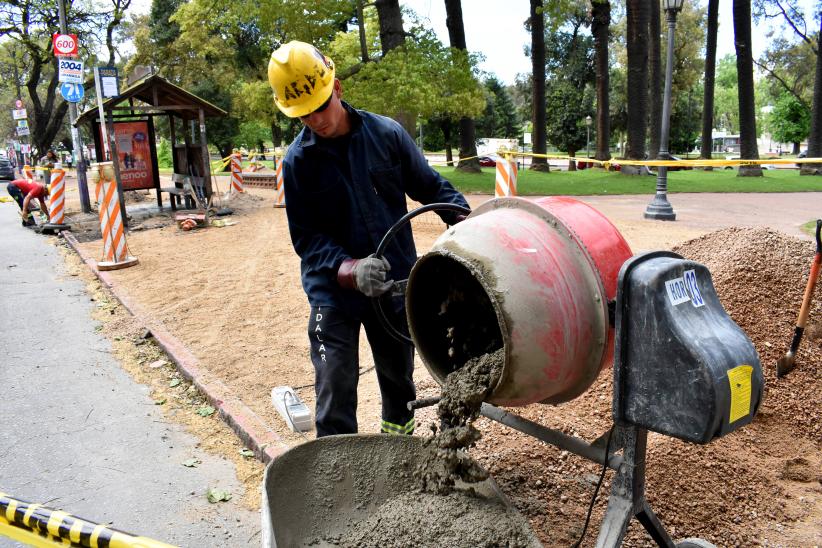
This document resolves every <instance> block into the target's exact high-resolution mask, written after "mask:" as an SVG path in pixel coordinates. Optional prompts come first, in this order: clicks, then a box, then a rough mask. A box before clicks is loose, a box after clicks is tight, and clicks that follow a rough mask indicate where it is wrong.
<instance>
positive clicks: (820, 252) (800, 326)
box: [776, 219, 822, 377]
mask: <svg viewBox="0 0 822 548" xmlns="http://www.w3.org/2000/svg"><path fill="white" fill-rule="evenodd" d="M820 231H822V219H817V221H816V254H815V255H814V256H813V262H812V263H811V272H810V274H809V275H808V283H807V284H806V285H805V295H804V296H803V297H802V307H801V308H800V309H799V318H798V319H797V320H796V327H795V328H794V330H793V339H792V340H791V346H790V347H789V348H788V351H787V352H786V353H785V355H784V356H782V357H781V358H779V360H778V361H777V362H776V376H777V377H783V376H785V375H787V374H788V373H789V372H790V371H792V370H793V368H794V367H796V352H797V350H799V343H800V342H802V335H803V334H804V333H805V326H806V325H807V324H808V316H809V315H810V312H811V300H812V299H813V292H814V289H816V281H817V279H818V278H819V267H820V265H821V264H822V239H820Z"/></svg>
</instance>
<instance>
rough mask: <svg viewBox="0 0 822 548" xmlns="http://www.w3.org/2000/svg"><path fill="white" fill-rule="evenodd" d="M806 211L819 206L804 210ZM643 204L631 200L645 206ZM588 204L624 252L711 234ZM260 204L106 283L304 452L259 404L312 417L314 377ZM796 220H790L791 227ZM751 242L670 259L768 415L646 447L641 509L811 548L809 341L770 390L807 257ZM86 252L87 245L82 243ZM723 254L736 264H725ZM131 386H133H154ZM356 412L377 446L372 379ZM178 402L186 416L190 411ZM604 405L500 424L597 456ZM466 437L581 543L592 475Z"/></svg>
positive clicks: (496, 439) (819, 366) (703, 533)
mask: <svg viewBox="0 0 822 548" xmlns="http://www.w3.org/2000/svg"><path fill="white" fill-rule="evenodd" d="M224 188H225V187H224ZM808 196H809V197H811V196H813V198H814V199H815V200H818V197H816V196H815V195H808ZM488 198H489V196H469V201H470V202H471V205H472V206H474V207H476V206H477V205H479V204H480V203H482V202H484V201H485V200H487V199H488ZM150 199H152V200H153V196H152V197H150ZM646 200H647V197H643V199H642V201H643V203H644V202H645V201H646ZM590 201H591V203H595V204H596V205H597V207H599V208H600V209H601V210H602V211H603V212H605V213H606V215H608V216H609V218H611V220H612V222H614V224H615V225H616V226H617V227H618V228H619V229H620V231H621V232H622V233H623V235H624V236H625V238H626V240H627V241H628V242H629V244H630V245H631V247H632V249H633V250H634V251H641V250H650V249H671V248H673V247H675V246H676V245H678V244H682V243H683V242H686V241H688V240H691V239H694V238H698V237H700V236H703V235H704V234H706V233H707V232H709V231H712V230H715V229H716V228H719V227H718V226H711V225H710V223H704V224H703V226H698V225H696V224H694V223H687V222H686V223H680V222H677V223H660V222H654V221H646V220H643V219H641V210H640V212H635V213H625V211H623V210H620V209H618V208H616V209H613V208H612V209H609V207H610V206H608V205H607V204H605V203H604V202H603V201H602V200H590ZM597 202H599V203H597ZM272 204H273V191H269V190H264V189H250V192H249V193H248V195H247V196H243V197H240V198H238V199H234V200H232V201H231V202H228V203H227V204H226V205H228V206H230V207H231V208H233V209H234V210H235V214H234V215H232V216H230V217H227V218H226V219H229V220H231V221H232V222H235V223H236V224H233V225H231V226H225V227H222V228H216V227H212V228H208V229H205V230H194V231H191V232H183V231H181V230H179V229H178V228H177V227H176V225H174V224H173V223H171V221H170V219H169V218H168V217H167V216H165V215H163V216H155V217H151V218H147V219H141V220H139V221H135V222H134V223H133V224H132V228H133V231H132V232H131V233H129V235H128V245H129V247H130V250H131V253H132V255H134V256H136V257H138V258H139V260H140V264H139V265H138V266H136V267H132V268H128V269H124V270H121V271H116V272H113V273H112V275H113V277H114V279H115V281H116V283H118V284H119V285H120V286H121V287H123V288H124V289H125V290H126V291H127V292H128V294H129V295H130V296H131V297H133V298H134V299H135V300H136V301H137V302H139V303H140V305H141V306H142V307H143V308H144V309H146V310H148V311H150V312H151V313H152V314H154V315H155V317H156V318H157V319H159V320H160V321H162V322H163V324H165V326H166V327H167V328H168V330H169V331H170V332H172V333H173V334H174V335H175V336H177V337H178V338H179V339H180V340H181V341H182V342H183V343H184V344H186V345H187V346H188V347H189V348H190V349H191V350H192V352H193V353H194V354H195V355H196V357H197V358H198V360H199V361H200V364H201V366H202V367H203V368H206V369H208V370H209V371H210V372H212V373H215V374H216V375H217V376H218V377H219V378H220V379H221V380H222V381H223V382H224V383H225V384H226V385H227V386H229V387H230V388H231V390H233V391H234V392H235V393H236V394H237V395H238V396H239V397H240V399H241V400H242V401H243V402H244V403H245V404H246V405H247V406H248V407H249V408H251V409H252V410H253V411H254V412H255V413H256V414H257V415H259V416H260V417H261V418H262V419H263V421H264V422H266V423H267V424H268V425H269V426H270V427H271V428H272V429H273V430H274V431H276V432H277V433H278V434H279V435H280V436H281V437H282V438H283V439H284V441H285V442H286V443H288V444H298V443H301V442H302V441H303V438H302V437H301V436H300V435H297V434H293V433H291V432H290V431H288V430H287V428H286V427H285V424H284V422H283V421H282V420H281V418H280V417H279V416H278V415H277V413H276V412H275V410H274V408H273V406H272V404H271V400H270V392H271V388H272V387H274V386H279V385H288V386H292V387H294V388H296V389H297V392H298V394H299V395H300V397H301V398H302V399H303V400H304V401H305V402H306V403H307V404H308V405H309V407H311V408H312V409H313V405H314V397H313V386H312V382H313V368H312V365H311V362H310V360H309V354H308V344H307V340H306V337H307V335H306V332H305V331H306V327H307V313H308V303H307V300H306V298H305V295H304V293H303V291H302V287H301V285H300V277H299V259H298V258H297V256H296V255H295V253H294V251H293V249H292V247H291V243H290V239H289V235H288V228H287V224H286V220H285V211H284V210H283V209H277V208H273V207H272ZM68 207H69V213H70V214H71V212H72V210H73V211H75V212H76V211H77V209H78V208H77V204H76V203H73V202H72V201H71V196H70V201H69V203H68ZM611 213H613V215H611ZM751 217H752V219H753V220H754V222H751V223H748V224H761V223H759V222H755V221H756V215H751ZM807 220H809V219H798V220H796V222H795V223H794V224H801V223H802V222H805V221H807ZM736 221H738V219H734V218H733V217H729V216H727V215H726V216H725V218H724V219H721V222H724V223H725V224H724V226H733V225H734V224H735V223H736ZM736 224H738V223H736ZM704 225H708V226H704ZM414 226H415V237H416V240H417V245H418V251H420V252H424V251H425V250H427V249H428V248H429V247H430V245H431V243H432V242H433V241H434V239H436V237H437V236H438V235H439V234H440V233H441V232H442V230H443V228H444V225H442V224H441V222H440V221H439V220H438V218H437V217H436V216H435V215H434V214H432V213H429V214H425V215H423V216H421V217H420V218H418V219H416V220H415V221H414ZM761 232H762V229H757V231H754V232H751V233H747V232H745V233H733V234H731V235H728V234H724V233H723V234H722V235H720V237H719V238H718V239H717V240H710V239H709V240H708V241H703V242H702V244H699V243H698V242H699V241H697V243H691V244H688V246H686V247H685V248H683V250H682V253H683V254H685V255H686V256H688V257H690V258H694V259H695V260H699V261H700V262H703V263H705V264H707V265H708V266H709V268H711V271H712V273H713V275H714V283H715V284H716V285H717V290H718V293H719V295H720V298H721V299H722V300H723V304H725V306H726V308H728V310H729V313H730V314H731V316H732V317H733V318H734V319H735V321H737V323H739V324H740V325H741V326H742V327H743V328H744V329H745V330H746V331H747V332H748V334H749V336H750V337H751V338H752V339H753V340H754V343H755V345H756V347H757V351H758V352H759V354H760V358H761V359H762V365H763V369H764V370H765V371H766V375H765V376H766V383H767V386H768V394H767V395H766V399H765V404H763V407H762V410H761V411H760V414H759V415H758V417H757V419H756V420H755V422H754V423H753V424H752V425H750V426H749V427H746V428H743V429H742V430H740V431H739V432H737V433H734V434H732V435H729V436H727V437H725V438H722V439H721V440H718V441H716V442H714V443H711V444H709V445H706V446H697V445H692V444H686V443H684V442H679V441H677V440H673V439H671V438H667V437H664V436H660V435H656V434H651V435H650V438H649V444H648V445H649V455H648V486H647V495H648V498H649V500H650V502H651V505H652V507H654V508H655V510H656V511H657V513H658V515H659V516H660V519H661V520H662V522H663V524H665V525H666V527H668V529H669V531H670V532H671V534H672V536H674V537H676V538H682V537H689V536H699V537H702V538H705V539H707V540H710V541H712V542H714V543H716V544H717V545H718V546H750V545H763V546H814V545H822V483H820V481H822V472H821V471H822V452H820V449H821V448H822V429H820V428H821V427H820V424H822V420H820V419H822V417H820V410H822V398H820V396H819V392H820V387H821V386H822V379H821V378H820V377H822V347H821V346H820V339H819V338H818V337H810V336H809V337H808V340H807V341H805V342H803V345H804V346H803V350H801V351H800V354H799V359H800V360H801V361H805V360H807V362H808V363H807V365H805V364H803V366H804V367H803V366H800V368H799V369H798V370H797V371H796V372H795V373H794V374H792V375H791V376H790V377H788V379H787V380H785V381H776V380H775V377H774V375H773V363H774V362H775V360H776V358H777V357H779V355H781V354H782V353H784V350H785V349H786V347H787V344H788V343H789V342H790V335H791V333H792V329H793V322H794V321H795V316H796V313H797V311H798V308H799V302H800V300H801V295H802V290H803V289H804V280H803V276H805V277H806V276H807V265H809V264H810V258H811V256H812V252H813V247H812V245H811V244H810V243H809V242H807V241H805V242H800V241H798V240H796V239H795V238H793V236H786V235H784V234H778V233H774V234H775V235H770V236H768V237H764V236H762V234H761ZM797 233H798V232H797ZM795 234H796V233H795ZM795 234H794V235H795ZM92 236H93V232H89V233H87V234H86V238H85V239H89V238H91V237H92ZM766 236H767V235H766ZM757 238H758V240H756V241H753V242H752V241H751V240H752V239H757ZM763 238H764V239H763ZM768 238H770V239H768ZM717 242H718V243H717ZM735 242H736V243H735ZM739 242H742V243H743V244H744V243H750V245H751V247H749V248H746V247H744V245H742V244H740V243H739ZM786 242H787V243H786ZM700 245H701V247H700ZM83 246H84V247H85V249H86V250H87V251H88V253H89V254H90V255H91V256H92V257H98V256H100V250H101V244H100V242H99V240H90V241H86V242H85V243H83ZM689 246H690V247H689ZM756 246H759V247H756ZM763 246H764V247H763ZM786 246H787V247H788V248H790V250H792V253H793V255H791V258H790V260H787V259H786V257H784V256H781V255H779V253H777V252H781V251H780V249H781V248H782V247H786ZM729 250H730V251H733V252H735V253H736V255H726V253H728V252H730V251H729ZM67 260H69V261H71V260H72V259H71V258H67ZM712 262H713V263H714V264H712ZM772 263H776V264H772ZM788 267H789V268H788ZM78 268H79V267H78ZM786 272H788V274H785V273H786ZM757 292H760V293H757ZM761 292H767V295H762V294H761ZM751 295H753V297H751ZM817 302H818V299H817ZM818 312H819V307H818V306H817V307H815V308H814V313H812V317H814V316H817V317H818ZM119 321H120V320H115V321H114V322H112V323H109V324H108V327H106V331H107V332H109V333H110V334H111V336H112V337H114V338H116V337H120V338H121V339H122V340H123V341H124V344H125V343H127V344H126V346H128V345H131V346H135V342H139V341H138V337H136V334H135V332H134V328H133V327H132V328H128V327H126V326H125V324H119V323H118V322H119ZM123 322H125V320H123ZM129 329H131V330H129ZM811 331H813V330H811ZM132 350H133V349H132ZM136 356H138V357H139V351H138V354H136ZM151 357H154V356H153V355H152V356H151ZM149 358H150V357H145V356H144V357H143V359H142V362H141V361H140V359H138V358H133V359H131V361H135V362H136V363H138V364H140V363H143V367H142V369H145V363H149V362H148V361H147V360H149ZM154 361H156V360H154ZM152 363H153V362H152ZM372 365H373V361H372V359H371V356H370V352H369V350H368V347H367V344H366V342H365V337H362V342H361V369H362V370H363V371H366V370H368V369H369V368H370V367H371V366H372ZM127 368H128V369H129V370H130V371H132V369H133V368H131V367H129V366H128V365H127ZM138 369H140V368H138ZM158 369H159V370H160V371H162V375H165V377H164V378H163V377H161V378H160V380H158V381H156V383H157V386H158V390H159V389H160V388H163V389H166V388H167V387H163V386H161V385H162V384H163V383H164V382H166V381H168V379H169V378H171V377H172V376H173V375H174V373H173V369H172V368H170V367H168V366H162V367H160V368H158ZM149 370H150V371H154V372H156V370H151V369H150V368H149ZM132 374H135V376H137V378H138V380H141V382H146V383H150V382H155V381H152V380H151V378H146V377H142V376H140V375H138V374H136V373H134V372H132ZM415 380H416V382H417V386H418V392H419V395H420V397H423V396H433V395H437V394H438V393H439V388H438V386H437V385H436V383H435V382H434V381H433V380H432V379H431V377H430V376H429V375H428V373H427V371H426V369H425V367H424V366H423V365H422V363H421V362H419V360H418V363H417V367H416V370H415ZM178 392H179V391H175V392H173V393H172V394H170V395H162V394H164V392H158V394H160V395H159V396H158V398H160V399H162V398H163V397H165V398H167V399H169V400H171V399H172V398H176V397H177V396H178V395H179V394H178ZM359 398H360V404H359V408H358V419H359V424H360V431H362V432H376V431H378V430H379V421H380V416H379V410H380V401H379V391H378V388H377V384H376V376H375V375H374V374H373V372H369V373H365V374H364V375H363V376H362V377H361V382H360V387H359ZM188 399H189V400H192V401H195V404H196V397H189V398H188ZM175 401H176V400H175ZM610 402H611V379H610V371H607V370H606V371H605V372H603V374H601V375H600V377H599V379H598V380H597V381H596V382H595V383H594V385H593V387H592V388H591V389H590V390H589V391H588V392H586V393H585V394H583V396H581V397H580V398H578V399H576V400H574V401H573V402H571V403H569V404H564V405H561V406H557V407H553V406H552V407H549V406H543V405H532V406H528V407H525V408H518V409H514V410H512V411H514V412H515V413H518V414H521V415H524V416H526V417H528V418H530V419H532V420H536V421H538V422H540V423H543V424H545V425H548V426H551V427H554V428H559V429H561V430H563V431H565V432H566V433H571V434H576V435H579V436H582V437H584V438H586V439H588V440H593V439H594V438H595V437H596V436H598V435H599V434H601V433H602V432H604V431H606V430H607V428H608V427H609V425H610V406H611V404H610ZM811 404H813V405H816V407H815V408H814V407H813V405H811ZM190 414H191V413H180V415H190ZM172 415H173V413H172ZM199 418H201V417H199V416H197V419H199ZM417 418H418V424H419V425H420V426H419V427H418V433H420V434H421V435H427V434H428V428H427V425H428V424H429V423H431V422H432V421H433V418H434V411H433V409H426V410H422V411H420V412H418V415H417ZM211 419H213V417H212V418H211ZM215 421H216V419H214V420H209V421H206V422H205V423H203V425H197V424H193V425H190V427H191V428H193V430H194V431H195V433H196V432H199V434H200V435H201V439H204V443H207V442H206V441H205V440H207V438H210V437H214V438H215V439H217V438H220V436H222V438H220V439H221V440H223V441H220V442H219V443H218V444H217V446H216V447H214V450H215V451H217V452H225V453H226V454H230V453H234V454H233V455H230V456H229V455H227V456H229V458H233V459H234V460H238V461H239V462H240V464H242V465H243V466H245V468H242V469H241V471H240V475H241V476H242V478H241V479H243V480H244V481H245V483H246V485H247V487H248V493H247V495H246V498H247V503H248V504H249V505H251V506H254V505H255V504H259V498H258V497H259V494H258V493H257V490H258V488H259V484H260V470H261V468H260V467H259V466H258V465H257V466H253V465H247V464H248V463H246V462H244V461H246V460H247V459H245V458H244V457H241V456H240V457H238V456H237V454H238V451H239V449H241V447H239V442H237V441H236V439H234V440H233V444H234V445H233V446H232V445H231V444H232V437H233V436H232V435H231V433H230V432H229V431H227V429H226V430H225V431H223V432H222V434H219V435H218V434H217V433H216V432H213V431H214V430H215V427H214V426H213V425H212V424H211V423H213V422H215ZM190 422H191V421H190ZM217 422H218V421H217ZM478 424H479V426H480V429H481V430H482V431H483V432H484V434H485V436H484V438H483V439H482V440H480V442H479V444H478V446H477V447H476V448H475V449H474V450H472V455H473V456H475V457H476V458H478V459H479V460H480V462H481V463H482V464H483V465H484V466H486V467H487V468H488V469H489V470H490V471H491V472H492V474H493V476H494V478H495V479H496V481H497V482H498V483H499V484H500V485H501V487H502V488H503V491H504V492H505V493H506V494H507V495H508V496H509V497H510V498H511V500H512V501H513V502H514V504H515V505H516V506H517V508H518V509H519V510H520V511H521V512H523V514H525V515H526V517H528V518H529V520H530V521H531V523H532V526H533V527H534V528H535V530H536V531H537V533H538V535H539V536H540V539H541V540H542V541H543V542H544V543H545V545H546V546H568V545H571V544H573V542H574V541H575V539H576V538H577V537H578V535H579V533H580V531H581V527H582V523H583V522H584V518H585V513H586V511H587V508H588V504H589V502H590V499H591V496H592V494H593V490H594V484H595V483H596V479H597V477H598V473H599V467H598V466H596V465H594V464H591V463H587V462H585V461H583V460H582V459H579V458H577V457H574V456H572V455H569V454H567V453H566V452H563V451H559V450H557V449H555V448H552V447H550V446H547V445H545V444H542V443H540V442H537V441H536V440H533V439H531V438H528V437H526V436H523V435H520V434H518V433H516V432H513V431H511V430H508V429H506V428H504V427H501V426H499V425H496V424H492V423H491V422H490V421H488V420H486V419H480V420H479V421H478ZM609 480H610V473H609V474H606V482H605V484H604V485H603V486H602V489H601V491H600V494H599V497H598V499H597V503H596V505H595V508H594V513H593V518H592V525H591V528H590V529H589V531H588V534H587V537H586V540H585V542H584V543H583V546H590V545H593V541H594V539H595V538H596V532H597V529H598V524H599V521H600V520H601V518H602V515H603V512H604V509H605V502H606V500H607V493H608V489H609V483H608V482H609ZM626 545H628V546H647V545H651V542H650V539H648V537H647V535H644V533H643V532H642V531H641V530H640V527H639V526H638V524H636V523H634V524H633V525H632V526H631V528H630V530H629V537H628V541H627V542H626Z"/></svg>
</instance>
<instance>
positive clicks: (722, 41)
mask: <svg viewBox="0 0 822 548" xmlns="http://www.w3.org/2000/svg"><path fill="white" fill-rule="evenodd" d="M685 1H686V2H687V1H689V0H685ZM698 3H699V4H700V5H702V6H707V1H706V0H700V1H699V2H698ZM812 3H813V0H800V4H801V5H802V6H803V7H804V8H805V13H812V10H811V9H810V6H811V5H812ZM400 4H402V5H405V6H408V7H409V8H411V9H413V10H414V11H415V12H417V14H418V15H420V16H421V17H422V18H427V19H429V20H430V22H431V26H432V28H433V29H434V31H435V32H436V33H437V35H438V36H439V38H440V40H441V41H442V42H443V43H444V44H448V43H449V40H448V29H447V28H446V26H445V2H444V1H443V0H401V1H400ZM500 4H501V2H499V0H464V1H463V2H462V19H463V24H464V25H465V42H466V45H467V46H468V50H469V51H475V52H479V53H482V54H483V55H484V56H485V62H484V63H482V64H481V65H480V68H481V69H482V70H485V71H488V72H493V73H495V74H496V75H497V78H498V79H499V80H501V81H502V82H504V83H505V84H509V85H510V84H513V83H514V80H515V79H516V76H517V74H518V73H528V72H531V60H530V59H529V58H528V57H526V56H525V53H524V49H523V48H524V46H526V45H530V43H531V38H530V36H529V35H528V33H527V32H526V31H525V29H524V26H523V21H525V19H526V18H527V17H528V14H529V5H530V2H529V1H528V0H506V1H505V2H504V6H505V8H504V9H500ZM731 8H732V3H731V2H730V1H725V0H722V1H720V2H719V32H718V33H717V48H716V49H717V54H716V56H717V59H721V58H722V57H724V56H725V55H726V54H729V53H730V54H735V53H736V51H735V49H734V36H733V14H732V13H731ZM664 30H665V27H664V26H663V31H664ZM766 30H767V27H765V26H764V25H763V26H760V27H754V29H753V33H752V35H753V44H752V45H753V52H754V55H755V56H757V55H758V54H760V53H762V51H764V48H765V46H766V45H767V44H766V36H765V34H766Z"/></svg>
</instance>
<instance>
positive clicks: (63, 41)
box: [51, 33, 77, 57]
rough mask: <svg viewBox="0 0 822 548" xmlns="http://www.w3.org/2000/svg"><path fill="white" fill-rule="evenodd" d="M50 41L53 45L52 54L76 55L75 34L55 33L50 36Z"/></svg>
mask: <svg viewBox="0 0 822 548" xmlns="http://www.w3.org/2000/svg"><path fill="white" fill-rule="evenodd" d="M51 43H52V45H53V46H54V55H56V56H58V57H62V56H65V55H77V35H76V34H58V33H55V34H54V35H53V36H52V37H51Z"/></svg>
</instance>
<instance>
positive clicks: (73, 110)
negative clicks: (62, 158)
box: [57, 0, 91, 213]
mask: <svg viewBox="0 0 822 548" xmlns="http://www.w3.org/2000/svg"><path fill="white" fill-rule="evenodd" d="M57 8H58V11H59V15H60V32H62V33H63V34H68V28H67V25H66V4H65V0H57ZM79 85H81V86H82V85H83V84H79ZM76 122H77V103H71V102H70V103H69V128H70V129H71V146H72V147H73V148H74V153H75V157H76V160H77V167H76V170H77V189H78V191H79V192H80V205H81V207H82V209H83V213H91V200H90V199H89V195H88V180H87V179H86V155H85V153H83V139H82V137H81V136H80V131H79V130H78V129H77V127H76V126H75V125H74V124H75V123H76Z"/></svg>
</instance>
